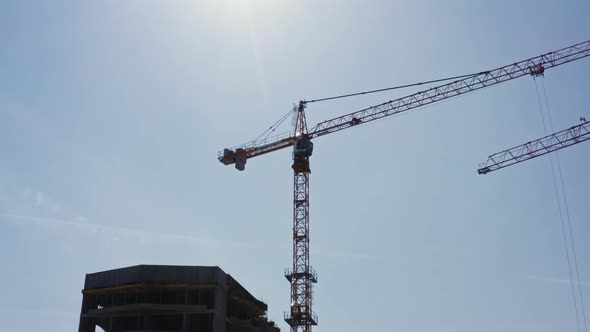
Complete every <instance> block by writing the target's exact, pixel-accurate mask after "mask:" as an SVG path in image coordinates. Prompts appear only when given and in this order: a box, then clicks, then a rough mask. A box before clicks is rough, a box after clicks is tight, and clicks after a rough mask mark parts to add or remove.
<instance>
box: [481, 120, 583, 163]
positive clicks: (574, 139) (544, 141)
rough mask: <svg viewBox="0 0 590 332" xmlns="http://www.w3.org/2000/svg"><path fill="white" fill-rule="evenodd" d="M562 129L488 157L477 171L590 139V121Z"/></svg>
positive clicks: (534, 156) (533, 156)
mask: <svg viewBox="0 0 590 332" xmlns="http://www.w3.org/2000/svg"><path fill="white" fill-rule="evenodd" d="M582 120H583V121H584V123H582V124H579V125H576V126H573V127H571V128H568V129H566V130H562V131H560V132H557V133H553V134H551V135H547V136H545V137H542V138H539V139H536V140H534V141H530V142H528V143H525V144H521V145H519V146H515V147H513V148H510V149H508V150H504V151H501V152H498V153H494V154H493V155H491V156H489V157H488V160H486V161H485V162H483V163H481V164H480V165H479V169H478V170H477V172H478V173H479V174H487V173H489V172H493V171H496V170H499V169H501V168H504V167H508V166H510V165H514V164H518V163H521V162H523V161H527V160H529V159H533V158H536V157H539V156H542V155H544V154H547V153H550V152H553V151H557V150H560V149H563V148H566V147H568V146H572V145H575V144H578V143H581V142H584V141H587V140H589V139H590V121H586V120H585V119H582Z"/></svg>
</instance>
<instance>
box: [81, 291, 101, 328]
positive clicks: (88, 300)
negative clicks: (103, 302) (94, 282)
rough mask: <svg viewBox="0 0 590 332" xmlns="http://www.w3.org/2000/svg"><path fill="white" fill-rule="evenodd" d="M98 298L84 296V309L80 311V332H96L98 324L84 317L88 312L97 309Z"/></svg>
mask: <svg viewBox="0 0 590 332" xmlns="http://www.w3.org/2000/svg"><path fill="white" fill-rule="evenodd" d="M96 308H97V304H96V298H95V297H94V296H88V295H82V309H81V310H80V324H79V325H78V332H96V324H95V323H94V320H93V319H91V318H85V317H82V316H83V315H85V314H87V313H88V310H92V309H96Z"/></svg>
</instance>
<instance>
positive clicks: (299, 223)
mask: <svg viewBox="0 0 590 332" xmlns="http://www.w3.org/2000/svg"><path fill="white" fill-rule="evenodd" d="M588 56H590V41H585V42H583V43H579V44H575V45H572V46H569V47H566V48H563V49H560V50H557V51H554V52H549V53H546V54H544V55H540V56H537V57H534V58H530V59H526V60H523V61H520V62H516V63H514V64H511V65H507V66H504V67H500V68H497V69H494V70H488V71H483V72H480V73H478V74H475V75H472V76H468V77H467V78H463V79H458V80H454V81H453V82H451V83H447V84H443V85H439V86H436V87H433V88H430V89H427V90H424V91H420V92H417V93H414V94H411V95H409V96H406V97H403V98H398V99H395V100H390V101H388V102H385V103H382V104H379V105H377V106H371V107H368V108H365V109H362V110H360V111H356V112H352V113H349V114H346V115H343V116H339V117H337V118H334V119H331V120H327V121H323V122H320V123H318V124H316V125H315V126H314V127H313V128H312V129H311V130H309V131H308V130H307V122H306V118H305V106H306V104H307V103H308V102H306V101H300V102H299V104H298V105H296V106H295V107H294V110H293V115H294V119H295V121H294V124H295V125H294V130H293V131H292V132H291V133H287V134H283V135H279V136H275V137H270V138H264V139H259V140H254V141H252V142H249V143H246V144H242V145H239V146H236V147H233V148H226V149H224V150H223V151H220V152H219V153H218V155H217V159H218V160H219V161H220V162H221V163H223V164H225V165H230V164H235V166H236V168H237V169H238V170H244V169H245V166H246V162H247V160H248V159H250V158H254V157H257V156H260V155H263V154H266V153H270V152H273V151H277V150H281V149H284V148H288V147H291V146H293V147H294V152H293V166H292V168H293V172H294V185H293V187H294V194H293V197H294V198H293V266H292V269H290V270H286V273H285V277H286V278H287V280H289V282H290V283H291V308H290V311H289V312H288V313H285V321H286V322H287V323H288V324H289V325H290V326H291V331H292V332H297V331H302V332H311V328H312V326H313V325H317V316H316V315H315V314H314V313H313V311H312V284H313V283H315V282H317V276H316V274H315V272H314V270H313V269H312V268H311V266H310V264H309V175H310V168H309V157H310V156H311V153H312V150H313V144H312V142H311V140H312V139H314V138H317V137H320V136H324V135H327V134H330V133H334V132H337V131H340V130H343V129H347V128H350V127H354V126H357V125H360V124H364V123H368V122H371V121H374V120H378V119H382V118H386V117H388V116H391V115H395V114H399V113H402V112H406V111H409V110H412V109H416V108H418V107H420V106H425V105H429V104H432V103H436V102H439V101H442V100H445V99H448V98H451V97H455V96H459V95H463V94H466V93H469V92H472V91H477V90H480V89H482V88H486V87H489V86H493V85H496V84H499V83H503V82H507V81H510V80H512V79H515V78H519V77H522V76H526V75H533V76H540V75H543V74H544V72H545V70H546V69H549V68H552V67H556V66H559V65H562V64H565V63H568V62H571V61H575V60H578V59H582V58H585V57H588Z"/></svg>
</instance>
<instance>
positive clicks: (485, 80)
mask: <svg viewBox="0 0 590 332" xmlns="http://www.w3.org/2000/svg"><path fill="white" fill-rule="evenodd" d="M588 56H590V41H585V42H583V43H579V44H575V45H572V46H569V47H566V48H563V49H560V50H557V51H553V52H549V53H546V54H543V55H539V56H537V57H534V58H530V59H526V60H523V61H520V62H516V63H514V64H511V65H507V66H503V67H499V68H496V69H493V70H489V71H483V72H480V73H478V74H476V75H473V76H469V77H466V78H463V79H459V80H456V81H453V82H451V83H447V84H443V85H439V86H436V87H433V88H430V89H427V90H424V91H419V92H416V93H414V94H411V95H408V96H405V97H402V98H398V99H395V100H390V101H387V102H384V103H382V104H379V105H377V106H371V107H367V108H365V109H362V110H360V111H356V112H353V113H349V114H346V115H343V116H339V117H336V118H333V119H331V120H327V121H323V122H320V123H318V124H316V125H315V126H314V127H313V128H312V129H311V130H309V131H308V134H307V137H308V138H309V139H313V138H316V137H320V136H324V135H327V134H330V133H334V132H337V131H340V130H343V129H346V128H350V127H354V126H357V125H359V124H363V123H367V122H371V121H374V120H378V119H382V118H385V117H388V116H391V115H395V114H399V113H402V112H405V111H409V110H412V109H416V108H418V107H420V106H425V105H429V104H433V103H436V102H439V101H442V100H445V99H448V98H451V97H455V96H459V95H463V94H466V93H469V92H472V91H476V90H480V89H482V88H486V87H489V86H492V85H496V84H499V83H503V82H507V81H510V80H513V79H516V78H519V77H522V76H527V75H532V76H540V75H543V74H544V72H545V70H547V69H549V68H552V67H556V66H559V65H562V64H565V63H568V62H572V61H575V60H579V59H582V58H585V57H588ZM296 140H297V137H294V136H293V134H290V135H289V136H285V135H284V136H279V137H277V138H275V139H274V140H273V139H268V138H267V139H265V140H263V141H252V142H250V143H248V144H244V145H242V146H239V147H236V148H233V149H226V150H224V151H223V152H220V153H219V154H218V160H219V161H220V162H222V163H223V164H225V165H229V164H233V163H236V161H238V162H240V164H241V163H242V162H243V164H245V161H246V160H247V159H249V158H253V157H257V156H260V155H263V154H266V153H269V152H272V151H276V150H280V149H284V148H287V147H290V146H292V145H293V144H294V142H295V141H296ZM236 166H237V165H236ZM242 166H243V165H242ZM240 168H242V167H240Z"/></svg>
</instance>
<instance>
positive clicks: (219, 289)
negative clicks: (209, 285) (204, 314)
mask: <svg viewBox="0 0 590 332" xmlns="http://www.w3.org/2000/svg"><path fill="white" fill-rule="evenodd" d="M214 301H215V303H214V304H215V305H214V309H213V331H212V332H225V319H226V316H227V287H225V286H222V285H217V286H216V287H215V294H214Z"/></svg>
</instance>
